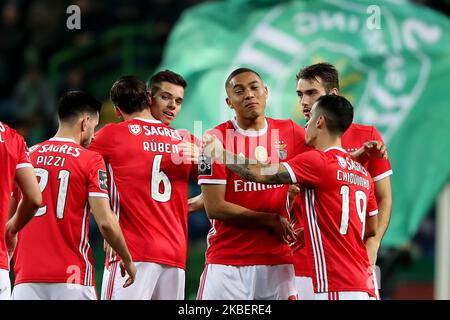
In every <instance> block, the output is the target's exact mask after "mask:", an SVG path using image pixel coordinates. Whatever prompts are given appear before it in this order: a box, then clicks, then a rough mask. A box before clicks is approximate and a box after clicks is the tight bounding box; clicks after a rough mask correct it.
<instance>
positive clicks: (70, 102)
mask: <svg viewBox="0 0 450 320" xmlns="http://www.w3.org/2000/svg"><path fill="white" fill-rule="evenodd" d="M101 111H102V104H101V102H100V101H98V100H97V99H95V98H94V97H93V96H92V95H90V94H89V93H87V92H85V91H68V92H66V93H64V94H63V95H62V96H61V98H60V99H59V102H58V118H59V120H60V121H61V122H67V121H72V120H74V119H75V118H77V117H79V116H80V115H82V114H83V113H86V112H87V113H89V114H95V113H97V112H98V113H100V112H101Z"/></svg>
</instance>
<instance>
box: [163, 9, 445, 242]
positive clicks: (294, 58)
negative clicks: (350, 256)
mask: <svg viewBox="0 0 450 320" xmlns="http://www.w3.org/2000/svg"><path fill="white" fill-rule="evenodd" d="M373 2H376V5H374V4H373ZM321 61H326V62H329V63H332V64H334V65H335V66H336V67H337V68H338V70H339V72H340V84H341V94H343V95H344V96H346V97H347V98H349V99H350V100H351V101H352V103H353V105H354V106H355V108H356V119H355V122H357V123H362V124H370V125H374V126H376V127H377V128H378V129H379V130H380V132H381V134H382V135H383V137H384V139H385V141H386V142H387V143H388V147H389V152H390V157H391V162H392V165H393V170H394V175H393V177H392V182H393V196H394V207H393V212H392V220H391V224H390V227H389V229H388V233H387V234H386V236H385V239H384V241H383V245H389V246H398V245H403V244H405V243H407V241H408V240H409V239H410V238H411V237H412V236H413V235H414V234H415V233H416V231H417V229H418V227H419V225H420V223H421V221H422V219H423V217H424V215H425V214H426V213H427V212H428V211H429V209H430V208H431V206H432V205H433V202H434V201H435V199H436V196H437V195H438V193H439V191H440V190H441V189H442V187H443V186H444V185H445V184H446V183H447V181H448V180H449V177H450V106H449V103H450V102H449V101H450V99H449V98H450V20H449V19H448V18H447V17H446V16H444V15H442V14H439V13H437V12H435V11H433V10H431V9H428V8H426V7H422V6H417V5H414V4H411V3H409V2H407V1H401V0H395V1H394V0H391V1H388V0H384V1H372V0H359V1H348V0H320V1H307V0H298V1H270V0H228V1H218V2H211V3H206V4H202V5H198V6H196V7H192V8H191V9H189V10H187V11H185V12H184V14H183V16H182V17H181V19H180V20H179V22H178V24H177V25H176V27H175V29H174V31H173V32H172V34H171V36H170V38H169V41H168V44H167V47H166V50H165V54H164V59H163V62H162V65H161V66H160V68H159V69H163V68H169V69H172V70H174V71H176V72H178V73H180V74H182V75H183V76H184V77H185V78H186V79H187V81H188V88H187V91H186V97H185V98H186V99H185V103H184V105H183V110H182V112H181V113H180V114H179V116H178V117H179V118H178V119H177V120H176V122H175V123H174V125H175V126H176V127H183V128H186V129H189V130H194V121H202V129H203V130H206V129H209V128H212V127H214V126H216V125H217V124H219V123H221V122H223V121H225V120H228V119H230V118H231V117H232V115H233V112H232V111H231V110H230V109H229V108H228V107H227V105H226V103H225V97H226V95H225V89H224V82H225V79H226V77H227V76H228V74H229V73H230V72H231V71H232V70H234V69H235V68H238V67H243V66H245V67H250V68H253V69H255V70H257V71H258V72H259V73H260V74H261V76H262V77H263V79H264V80H265V83H266V85H267V86H268V88H269V101H268V107H267V114H268V115H269V116H271V117H274V118H292V119H294V120H295V121H297V122H298V123H300V124H304V120H303V119H302V115H301V111H300V108H299V106H298V101H297V96H296V92H295V87H296V79H295V75H296V73H297V72H298V71H299V70H300V69H301V68H302V67H304V66H307V65H309V64H312V63H316V62H321Z"/></svg>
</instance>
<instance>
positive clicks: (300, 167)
mask: <svg viewBox="0 0 450 320" xmlns="http://www.w3.org/2000/svg"><path fill="white" fill-rule="evenodd" d="M325 162H326V159H325V155H324V154H323V153H321V152H320V151H318V150H312V151H308V152H305V153H302V154H299V155H297V156H295V157H294V158H292V159H291V160H289V161H287V162H282V165H284V166H285V167H286V169H287V171H288V172H289V175H290V176H291V180H292V182H293V183H298V184H300V185H313V186H317V185H319V184H320V183H321V180H322V174H323V172H324V170H325Z"/></svg>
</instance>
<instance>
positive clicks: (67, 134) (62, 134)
mask: <svg viewBox="0 0 450 320" xmlns="http://www.w3.org/2000/svg"><path fill="white" fill-rule="evenodd" d="M54 137H55V138H64V139H71V140H74V141H75V143H78V144H80V141H81V133H80V132H78V133H77V132H74V130H72V129H70V128H65V127H63V126H60V127H59V129H58V131H57V132H56V134H55V136H54Z"/></svg>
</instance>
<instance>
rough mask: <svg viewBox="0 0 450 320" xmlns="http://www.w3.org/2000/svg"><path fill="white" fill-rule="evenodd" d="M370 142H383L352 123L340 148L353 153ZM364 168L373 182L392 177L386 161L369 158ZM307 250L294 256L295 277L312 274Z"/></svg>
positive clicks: (369, 130)
mask: <svg viewBox="0 0 450 320" xmlns="http://www.w3.org/2000/svg"><path fill="white" fill-rule="evenodd" d="M371 140H379V141H383V138H382V137H381V135H380V133H379V132H378V130H377V129H376V128H375V127H373V126H366V125H362V124H356V123H352V124H351V125H350V127H349V128H348V129H347V131H346V132H345V133H344V135H343V136H342V147H343V148H344V149H345V150H347V151H348V152H353V151H356V150H358V149H359V148H360V147H361V146H362V145H363V144H364V142H367V141H371ZM364 166H365V167H366V169H367V170H368V171H369V173H370V175H371V176H372V179H373V181H379V180H381V179H383V178H386V177H388V176H390V175H392V169H391V163H390V162H389V160H386V159H382V158H370V159H369V160H368V161H367V162H366V163H365V164H364ZM297 199H298V197H297ZM296 208H299V206H297V204H296V205H294V210H296ZM303 219H304V215H301V216H300V218H299V220H300V221H301V220H303ZM308 250H310V248H309V247H308V246H307V245H305V247H304V248H303V249H301V250H299V251H298V252H296V253H295V254H294V266H295V275H296V276H309V277H312V276H313V274H314V268H313V267H312V266H311V264H309V263H308V261H307V256H308V254H307V251H308Z"/></svg>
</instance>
